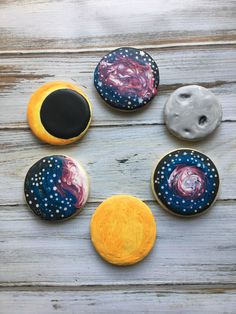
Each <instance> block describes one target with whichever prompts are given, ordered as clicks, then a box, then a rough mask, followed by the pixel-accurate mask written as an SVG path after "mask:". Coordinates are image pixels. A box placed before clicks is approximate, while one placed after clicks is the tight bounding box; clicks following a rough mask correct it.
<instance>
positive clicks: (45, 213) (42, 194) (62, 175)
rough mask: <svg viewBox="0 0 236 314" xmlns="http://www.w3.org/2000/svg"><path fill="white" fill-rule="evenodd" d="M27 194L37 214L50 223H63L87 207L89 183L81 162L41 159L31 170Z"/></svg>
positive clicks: (58, 157)
mask: <svg viewBox="0 0 236 314" xmlns="http://www.w3.org/2000/svg"><path fill="white" fill-rule="evenodd" d="M24 192H25V198H26V201H27V204H28V205H29V207H30V208H31V209H32V211H33V212H34V213H35V214H36V215H38V216H40V217H41V218H43V219H46V220H63V219H67V218H70V217H72V216H74V215H76V214H78V213H79V211H80V210H81V209H82V207H83V206H84V205H85V203H86V201H87V198H88V193H89V182H88V177H87V174H86V172H85V170H84V169H83V168H82V167H81V165H80V164H79V163H78V162H76V161H75V160H73V159H72V158H70V157H67V156H62V155H53V156H47V157H44V158H42V159H40V160H39V161H37V162H36V163H35V164H34V165H33V166H32V167H31V168H30V169H29V170H28V173H27V175H26V178H25V185H24Z"/></svg>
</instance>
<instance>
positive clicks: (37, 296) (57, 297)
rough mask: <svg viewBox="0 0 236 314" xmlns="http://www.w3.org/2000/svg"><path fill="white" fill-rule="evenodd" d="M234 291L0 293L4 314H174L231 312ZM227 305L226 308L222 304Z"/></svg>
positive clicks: (233, 304)
mask: <svg viewBox="0 0 236 314" xmlns="http://www.w3.org/2000/svg"><path fill="white" fill-rule="evenodd" d="M235 297H236V293H235V290H229V291H226V292H222V291H219V292H217V291H212V292H210V293H209V294H206V293H204V292H202V291H189V292H186V291H181V290H180V291H176V292H173V291H171V290H169V291H168V290H166V291H161V290H159V289H155V288H154V289H152V291H150V290H149V291H137V290H133V289H129V290H127V291H111V292H109V291H99V292H95V291H83V292H81V291H79V292H76V291H69V292H68V291H67V292H58V291H56V292H29V291H27V292H25V291H20V292H14V291H6V292H1V295H0V302H1V310H2V311H3V313H5V314H11V313H19V314H31V313H32V309H34V313H35V314H44V313H47V314H51V313H59V314H60V313H63V314H67V313H68V314H69V313H70V314H71V313H78V312H79V313H110V312H111V311H112V313H117V314H120V313H160V314H162V313H175V314H189V313H194V314H202V313H215V314H222V313H227V314H233V313H235V307H236V302H235ZM226 304H227V309H226V307H225V305H226Z"/></svg>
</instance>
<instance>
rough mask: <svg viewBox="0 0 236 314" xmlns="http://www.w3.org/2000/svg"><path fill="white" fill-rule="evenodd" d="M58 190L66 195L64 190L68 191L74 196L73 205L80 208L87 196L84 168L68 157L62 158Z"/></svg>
mask: <svg viewBox="0 0 236 314" xmlns="http://www.w3.org/2000/svg"><path fill="white" fill-rule="evenodd" d="M57 190H58V192H59V193H60V194H61V195H62V196H65V195H66V191H68V192H70V193H71V194H72V195H74V196H75V198H76V203H75V204H74V206H75V207H76V208H81V207H82V206H83V205H84V204H85V202H86V200H87V197H88V186H87V177H86V174H85V172H84V170H83V169H82V168H81V167H80V166H79V164H76V163H75V162H74V161H73V160H72V159H71V158H70V157H66V158H65V159H64V160H63V169H62V176H61V182H60V184H58V186H57Z"/></svg>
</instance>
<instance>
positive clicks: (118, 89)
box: [94, 48, 159, 111]
mask: <svg viewBox="0 0 236 314" xmlns="http://www.w3.org/2000/svg"><path fill="white" fill-rule="evenodd" d="M94 85H95V87H96V89H97V91H98V93H99V94H100V96H101V97H102V98H103V100H104V101H105V102H106V103H107V104H109V105H110V106H111V107H113V108H115V109H119V110H123V111H131V110H134V109H139V108H142V107H144V106H145V105H146V104H147V103H148V102H149V101H150V100H151V99H152V98H153V97H154V96H155V95H156V94H157V88H158V85H159V70H158V66H157V64H156V62H155V61H154V60H153V58H152V57H151V56H150V55H149V54H148V53H146V52H144V51H142V50H139V49H135V48H119V49H116V50H114V51H112V52H110V53H108V54H107V55H105V56H104V57H103V58H102V59H101V61H100V62H99V63H98V65H97V67H96V69H95V72H94Z"/></svg>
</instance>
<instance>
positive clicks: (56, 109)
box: [40, 89, 91, 139]
mask: <svg viewBox="0 0 236 314" xmlns="http://www.w3.org/2000/svg"><path fill="white" fill-rule="evenodd" d="M90 116H91V113H90V108H89V104H88V102H87V100H86V99H85V98H84V97H83V96H82V95H80V94H79V93H77V92H76V91H74V90H71V89H58V90H56V91H54V92H52V93H51V94H50V95H48V96H47V97H46V98H45V100H44V101H43V103H42V106H41V110H40V118H41V122H42V124H43V126H44V128H45V129H46V130H47V131H48V132H49V133H50V134H51V135H53V136H55V137H59V138H63V139H69V138H72V137H76V136H78V135H80V134H81V133H82V132H83V131H84V130H85V129H86V127H87V125H88V123H89V120H90Z"/></svg>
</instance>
